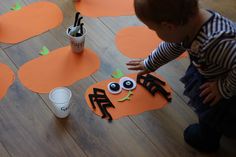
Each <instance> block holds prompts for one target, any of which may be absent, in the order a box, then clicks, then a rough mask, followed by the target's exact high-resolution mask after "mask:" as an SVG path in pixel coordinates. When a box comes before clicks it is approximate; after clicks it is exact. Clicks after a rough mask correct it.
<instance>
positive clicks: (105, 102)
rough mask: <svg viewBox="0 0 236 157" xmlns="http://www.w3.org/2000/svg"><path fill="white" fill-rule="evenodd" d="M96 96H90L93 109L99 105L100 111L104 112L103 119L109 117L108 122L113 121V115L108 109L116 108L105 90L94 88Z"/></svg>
mask: <svg viewBox="0 0 236 157" xmlns="http://www.w3.org/2000/svg"><path fill="white" fill-rule="evenodd" d="M93 93H94V94H89V100H90V102H91V104H92V106H93V109H95V108H96V106H95V103H96V104H97V105H98V107H99V109H100V111H101V112H102V118H106V117H107V116H108V120H109V121H111V120H112V116H111V114H110V113H109V112H108V111H107V108H108V107H113V108H115V106H114V105H113V104H112V102H111V101H110V100H109V98H108V97H107V95H106V92H105V90H103V89H99V88H93Z"/></svg>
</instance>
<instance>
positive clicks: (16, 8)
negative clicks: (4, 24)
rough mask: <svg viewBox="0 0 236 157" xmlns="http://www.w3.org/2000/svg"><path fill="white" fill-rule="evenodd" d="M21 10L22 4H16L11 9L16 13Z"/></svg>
mask: <svg viewBox="0 0 236 157" xmlns="http://www.w3.org/2000/svg"><path fill="white" fill-rule="evenodd" d="M20 9H21V5H20V2H16V4H15V5H14V6H13V7H11V10H14V11H16V10H20Z"/></svg>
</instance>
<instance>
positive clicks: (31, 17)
mask: <svg viewBox="0 0 236 157" xmlns="http://www.w3.org/2000/svg"><path fill="white" fill-rule="evenodd" d="M62 20H63V14H62V12H61V10H60V8H58V6H56V5H55V4H54V3H51V2H35V3H32V4H30V5H28V6H25V7H23V8H22V9H20V10H16V11H10V12H8V13H6V14H3V15H0V42H3V43H12V44H13V43H18V42H21V41H23V40H26V39H28V38H31V37H33V36H36V35H38V34H41V33H43V32H46V31H48V30H49V29H52V28H54V27H56V26H58V25H59V24H60V23H61V22H62Z"/></svg>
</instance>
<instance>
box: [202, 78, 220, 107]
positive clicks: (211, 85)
mask: <svg viewBox="0 0 236 157" xmlns="http://www.w3.org/2000/svg"><path fill="white" fill-rule="evenodd" d="M200 90H201V93H200V97H203V98H204V99H203V103H204V104H207V103H209V104H210V106H213V105H215V104H217V103H218V102H219V101H220V99H221V98H222V95H221V94H220V92H219V90H218V87H217V81H214V82H206V83H204V84H203V85H201V87H200Z"/></svg>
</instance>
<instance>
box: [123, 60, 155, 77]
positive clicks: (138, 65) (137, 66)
mask: <svg viewBox="0 0 236 157" xmlns="http://www.w3.org/2000/svg"><path fill="white" fill-rule="evenodd" d="M126 65H127V66H128V69H129V70H140V72H139V73H138V75H144V74H148V73H150V71H149V70H148V69H146V68H145V66H144V59H135V60H131V61H129V62H128V63H126Z"/></svg>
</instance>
